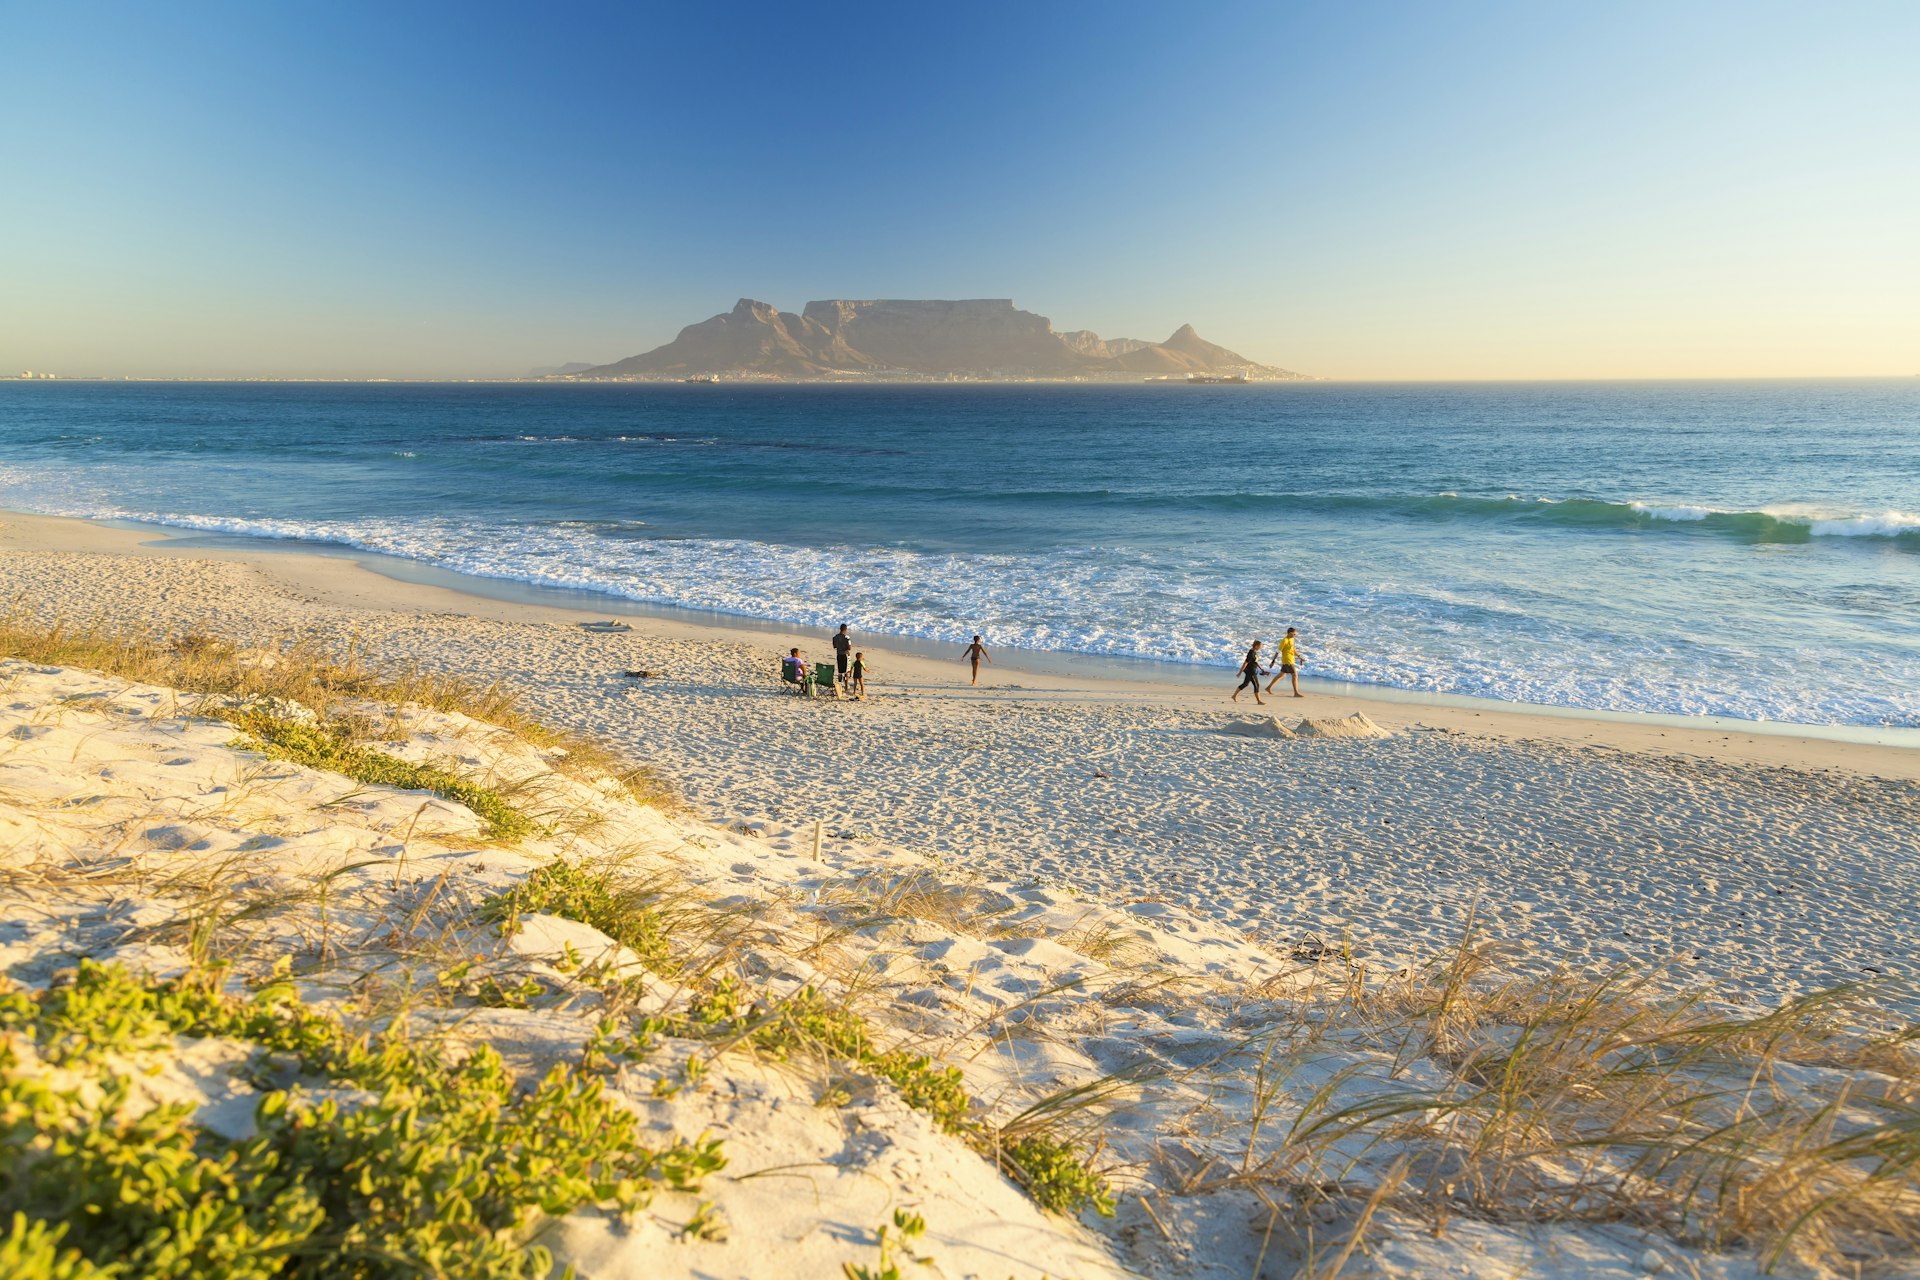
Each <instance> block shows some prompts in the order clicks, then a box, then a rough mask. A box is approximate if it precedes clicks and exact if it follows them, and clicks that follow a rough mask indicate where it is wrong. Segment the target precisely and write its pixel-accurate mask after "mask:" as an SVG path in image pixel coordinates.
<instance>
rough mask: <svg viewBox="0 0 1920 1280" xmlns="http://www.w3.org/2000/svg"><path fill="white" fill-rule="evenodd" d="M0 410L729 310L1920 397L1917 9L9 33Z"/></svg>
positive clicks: (800, 19) (748, 16)
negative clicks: (865, 311)
mask: <svg viewBox="0 0 1920 1280" xmlns="http://www.w3.org/2000/svg"><path fill="white" fill-rule="evenodd" d="M10 17H11V19H12V21H11V24H10V25H11V28H12V32H11V33H12V36H13V38H12V39H11V40H10V41H9V42H8V44H7V45H6V46H5V47H4V48H0V110H4V112H5V118H6V119H7V120H8V121H9V122H10V123H12V124H13V125H14V127H13V128H10V129H8V130H6V131H4V134H0V160H4V162H5V164H6V166H7V169H8V171H9V172H10V173H11V174H13V175H14V176H15V179H16V181H14V182H13V183H10V184H9V185H8V186H7V187H6V188H5V189H3V190H0V279H4V280H5V281H6V287H5V289H4V292H3V293H0V375H12V374H16V373H18V372H20V371H21V370H24V369H34V370H41V371H50V372H53V373H56V374H60V375H63V376H108V377H117V376H123V375H124V376H133V377H161V378H258V377H270V378H308V377H324V378H336V379H378V378H455V379H457V378H473V377H478V378H493V377H513V376H519V375H524V374H525V373H526V372H527V371H528V370H530V369H532V368H534V367H537V366H552V365H559V364H563V363H565V362H568V361H587V362H592V363H604V362H610V361H613V360H618V359H621V358H624V357H626V356H630V355H634V354H636V353H638V352H641V351H645V350H648V349H650V348H652V347H655V346H658V345H660V344H662V343H664V342H667V341H669V340H671V339H672V338H673V337H674V335H675V334H676V333H677V332H678V331H679V330H680V328H682V327H683V326H685V325H687V324H691V323H695V322H698V321H700V320H704V319H706V318H707V317H708V316H711V315H713V314H715V313H717V312H721V311H725V310H727V309H728V308H730V307H731V306H732V304H733V302H734V300H735V299H736V298H738V297H741V296H750V297H755V298H760V299H764V300H766V301H769V302H772V303H775V304H776V305H778V306H780V307H781V308H782V309H792V310H797V309H798V308H799V307H800V306H801V305H802V304H803V303H804V302H806V301H808V300H811V299H817V298H832V297H849V298H850V297H868V298H871V297H897V298H959V297H1011V298H1013V299H1014V300H1015V303H1016V305H1018V306H1020V307H1022V308H1023V309H1026V310H1029V311H1035V312H1039V313H1040V314H1043V315H1046V316H1048V317H1049V318H1051V319H1052V321H1053V322H1054V325H1055V327H1056V328H1057V329H1061V330H1072V329H1091V330H1093V331H1095V332H1097V333H1099V334H1101V335H1102V336H1104V337H1110V338H1111V337H1130V338H1143V339H1148V340H1152V341H1158V340H1161V339H1164V338H1165V337H1166V335H1167V334H1169V333H1171V332H1172V331H1173V330H1174V329H1175V328H1177V327H1178V326H1179V325H1181V324H1192V325H1193V326H1194V327H1195V328H1196V329H1197V330H1198V331H1199V332H1200V333H1201V334H1202V335H1203V336H1204V337H1206V338H1208V339H1209V340H1211V341H1213V342H1216V343H1219V344H1220V345H1222V346H1225V347H1229V348H1232V349H1234V350H1236V351H1239V352H1241V353H1242V354H1244V355H1245V356H1247V357H1248V358H1250V359H1252V360H1255V361H1259V362H1261V363H1265V364H1273V365H1279V366H1283V367H1285V368H1289V369H1293V370H1297V371H1299V372H1302V373H1306V374H1310V375H1314V376H1319V377H1325V378H1329V379H1335V380H1352V381H1432V380H1446V381H1477V380H1621V379H1634V380H1637V379H1673V378H1751V377H1809V378H1821V377H1904V376H1910V375H1912V374H1914V373H1915V372H1916V370H1920V236H1916V235H1915V234H1914V232H1913V227H1912V212H1911V211H1912V210H1913V209H1915V208H1920V149H1916V148H1915V147H1913V146H1912V143H1911V134H1912V129H1913V125H1914V123H1915V121H1917V120H1920V78H1916V77H1914V76H1912V75H1911V74H1910V71H1909V69H1908V67H1907V66H1906V62H1907V59H1908V57H1909V52H1908V51H1909V50H1911V48H1912V47H1914V45H1915V43H1916V40H1915V37H1917V36H1920V8H1915V7H1913V6H1910V5H1904V4H1895V3H1866V2H1859V3H1848V4H1841V5H1837V6H1831V7H1828V8H1826V9H1823V10H1821V11H1820V12H1817V13H1815V12H1810V11H1806V10H1803V9H1800V8H1796V7H1794V6H1790V5H1785V4H1731V3H1714V4H1698V5H1690V6H1687V7H1685V8H1684V9H1680V8H1676V7H1671V6H1663V5H1657V4H1651V3H1636V4H1623V5H1619V6H1613V7H1609V8H1607V9H1605V10H1603V11H1592V12H1587V11H1581V12H1574V11H1562V10H1559V9H1553V10H1543V9H1539V8H1535V7H1530V6H1524V5H1518V4H1495V5H1486V6H1475V7H1472V8H1460V9H1444V8H1435V7H1425V6H1416V5H1383V6H1375V7H1369V8H1367V9H1365V10H1351V9H1350V10H1339V11H1320V10H1310V9H1300V10H1293V9H1276V8H1272V7H1268V6H1258V5H1252V4H1230V5H1223V6H1219V7H1214V8H1210V9H1208V10H1206V11H1205V12H1194V13H1185V12H1177V11H1169V10H1166V9H1163V8H1156V7H1147V6H1140V5H1127V4H1122V5H1116V6H1111V7H1108V8H1106V9H1103V10H1101V11H1100V12H1099V13H1098V14H1097V15H1095V14H1088V13H1084V12H1081V11H1072V10H1066V9H1060V10H1042V11H1038V12H1035V11H1029V10H1026V9H1022V8H1017V7H1012V6H983V7H975V8H972V9H969V10H966V11H964V12H959V13H949V14H920V13H912V12H900V11H896V10H892V9H884V8H865V9H858V8H842V9H840V10H836V11H835V13H834V15H833V16H832V17H831V18H826V17H822V16H820V15H817V14H814V13H810V12H792V11H789V10H786V9H776V8H764V9H743V10H734V11H731V12H729V13H728V14H727V15H725V16H724V17H711V16H707V15H705V14H700V13H693V12H679V11H672V12H656V13H649V14H636V13H634V12H632V11H629V10H627V9H613V8H608V9H604V10H598V11H594V10H582V11H578V12H575V13H573V14H571V15H570V17H569V21H568V22H566V23H565V24H559V23H555V24H550V25H548V26H545V27H541V26H534V25H530V24H529V23H528V21H527V20H526V19H525V17H524V16H523V15H522V14H520V13H519V12H518V11H515V10H511V9H507V8H505V7H494V6H478V7H475V6H461V7H459V8H455V7H452V6H413V7H409V8H407V9H405V10H401V11H387V10H376V9H374V8H372V7H371V6H365V5H353V4H349V5H342V6H335V7H329V8H328V9H326V10H324V11H312V12H301V13H294V12H290V11H268V10H256V9H254V8H251V7H247V6H243V5H237V4H235V5H206V6H196V7H195V8H194V9H192V10H190V11H185V12H161V11H157V10H149V9H144V8H141V7H137V6H131V5H88V4H76V5H71V6H60V7H58V8H55V7H52V6H44V7H39V8H33V9H26V10H23V11H20V12H17V13H14V14H12V15H10Z"/></svg>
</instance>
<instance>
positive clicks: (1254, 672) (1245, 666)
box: [1233, 640, 1267, 707]
mask: <svg viewBox="0 0 1920 1280" xmlns="http://www.w3.org/2000/svg"><path fill="white" fill-rule="evenodd" d="M1260 645H1261V642H1260V641H1258V640H1255V641H1254V642H1253V647H1252V648H1251V649H1248V650H1247V656H1246V657H1245V658H1243V659H1241V661H1240V687H1239V688H1238V689H1235V690H1234V691H1233V701H1235V702H1238V701H1240V694H1241V692H1242V691H1243V690H1245V689H1246V687H1247V686H1248V685H1252V686H1253V700H1254V701H1255V702H1257V703H1259V704H1260V705H1261V706H1263V707H1264V706H1266V705H1267V700H1266V699H1265V698H1263V697H1261V696H1260Z"/></svg>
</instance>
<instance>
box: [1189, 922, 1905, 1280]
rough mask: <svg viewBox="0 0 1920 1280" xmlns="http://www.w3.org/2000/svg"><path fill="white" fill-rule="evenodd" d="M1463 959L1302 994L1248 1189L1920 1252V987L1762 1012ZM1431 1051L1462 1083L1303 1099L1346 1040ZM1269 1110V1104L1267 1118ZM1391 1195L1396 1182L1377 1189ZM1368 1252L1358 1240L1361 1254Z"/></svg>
mask: <svg viewBox="0 0 1920 1280" xmlns="http://www.w3.org/2000/svg"><path fill="white" fill-rule="evenodd" d="M1498 964H1499V954H1498V949H1497V948H1495V947H1492V946H1488V945H1485V944H1480V943H1476V942H1475V941H1474V940H1473V938H1472V936H1471V934H1470V935H1469V937H1468V938H1467V939H1466V940H1464V941H1463V942H1462V944H1461V945H1460V947H1459V948H1458V950H1457V951H1456V952H1455V953H1454V954H1453V955H1452V956H1450V957H1445V958H1443V959H1442V960H1440V961H1437V962H1435V963H1434V964H1432V965H1430V966H1427V967H1425V968H1424V969H1421V970H1416V971H1412V972H1410V973H1408V974H1406V975H1405V976H1403V977H1402V978H1400V979H1398V980H1395V981H1389V982H1384V983H1367V982H1364V981H1362V982H1357V983H1353V984H1349V985H1347V986H1346V987H1344V988H1336V989H1333V990H1331V991H1329V992H1326V993H1324V994H1323V995H1321V996H1319V997H1317V998H1314V999H1310V1000H1307V1001H1304V1002H1300V1003H1299V1004H1297V1005H1295V1006H1294V1007H1293V1008H1291V1009H1290V1010H1289V1011H1288V1013H1287V1017H1288V1018H1289V1019H1290V1020H1291V1021H1290V1025H1289V1026H1288V1027H1287V1028H1286V1029H1284V1030H1278V1031H1275V1032H1274V1033H1273V1034H1274V1037H1275V1040H1276V1041H1277V1042H1278V1043H1279V1044H1280V1045H1282V1046H1283V1048H1282V1051H1281V1052H1280V1053H1278V1054H1275V1053H1273V1044H1272V1043H1271V1042H1270V1043H1269V1045H1268V1046H1267V1052H1266V1055H1265V1058H1264V1062H1263V1065H1266V1064H1277V1074H1278V1076H1279V1077H1280V1080H1279V1083H1278V1085H1277V1087H1276V1090H1275V1092H1276V1094H1277V1095H1279V1097H1278V1102H1279V1105H1277V1106H1275V1107H1274V1108H1273V1111H1274V1113H1275V1116H1276V1122H1277V1123H1282V1124H1284V1125H1285V1126H1286V1129H1285V1141H1284V1142H1283V1143H1281V1144H1279V1145H1278V1147H1277V1148H1274V1149H1270V1150H1267V1151H1265V1152H1264V1153H1263V1154H1262V1155H1260V1156H1258V1157H1255V1156H1254V1154H1253V1151H1254V1148H1253V1144H1252V1143H1251V1142H1250V1143H1249V1146H1248V1158H1247V1160H1246V1161H1245V1162H1243V1164H1242V1166H1241V1167H1240V1168H1238V1169H1234V1170H1231V1171H1226V1172H1223V1173H1222V1174H1221V1175H1220V1176H1219V1177H1217V1178H1215V1179H1214V1180H1213V1181H1212V1182H1211V1183H1210V1184H1209V1187H1208V1189H1213V1188H1217V1187H1218V1186H1219V1185H1222V1184H1223V1182H1225V1181H1232V1182H1236V1183H1238V1184H1239V1185H1258V1186H1260V1187H1263V1188H1265V1189H1266V1190H1268V1191H1270V1192H1273V1193H1275V1196H1276V1199H1275V1203H1276V1204H1278V1205H1292V1206H1293V1207H1294V1209H1295V1210H1298V1208H1299V1207H1300V1206H1301V1205H1303V1204H1310V1203H1313V1202H1316V1201H1322V1202H1324V1201H1327V1200H1330V1199H1331V1200H1336V1201H1340V1202H1343V1203H1345V1204H1347V1205H1348V1206H1352V1207H1355V1208H1357V1207H1359V1206H1361V1205H1362V1204H1365V1203H1371V1204H1372V1208H1371V1209H1370V1210H1369V1211H1368V1213H1367V1217H1368V1218H1369V1219H1372V1218H1374V1217H1375V1214H1376V1211H1385V1212H1392V1213H1399V1214H1403V1215H1407V1216H1410V1217H1412V1218H1414V1219H1417V1220H1419V1221H1421V1222H1423V1223H1424V1224H1426V1226H1427V1227H1428V1229H1431V1230H1436V1231H1437V1230H1441V1229H1443V1228H1444V1227H1445V1225H1446V1223H1447V1222H1448V1221H1449V1220H1451V1219H1452V1218H1455V1217H1464V1218H1472V1219H1476V1220H1481V1221H1491V1222H1505V1223H1515V1224H1518V1223H1543V1222H1562V1223H1582V1222H1586V1223H1627V1224H1631V1225H1634V1226H1638V1227H1641V1228H1643V1229H1645V1230H1648V1231H1651V1232H1654V1233H1656V1234H1658V1235H1663V1236H1666V1237H1668V1238H1670V1239H1672V1240H1675V1241H1677V1242H1680V1243H1682V1244H1686V1245H1688V1246H1691V1247H1697V1248H1703V1249H1708V1250H1727V1249H1736V1248H1738V1249H1746V1250H1752V1251H1754V1252H1755V1253H1757V1254H1758V1255H1759V1256H1760V1258H1761V1260H1762V1262H1763V1264H1764V1265H1765V1266H1767V1267H1768V1268H1770V1269H1771V1268H1772V1267H1775V1266H1778V1265H1781V1264H1782V1263H1784V1262H1788V1261H1793V1262H1797V1263H1801V1264H1805V1265H1809V1266H1828V1267H1832V1266H1847V1267H1849V1268H1851V1266H1852V1265H1854V1264H1856V1263H1858V1264H1867V1263H1870V1262H1872V1261H1876V1260H1883V1259H1887V1258H1892V1257H1898V1256H1910V1255H1911V1254H1912V1252H1913V1251H1914V1250H1915V1249H1916V1248H1920V1024H1916V1023H1915V1022H1914V1020H1913V1008H1914V1005H1913V996H1914V992H1913V990H1912V989H1911V988H1910V987H1902V986H1898V985H1895V984H1888V983H1882V984H1876V985H1866V984H1862V985H1855V986H1849V987H1842V988H1838V989H1834V990H1830V991H1824V992H1819V993H1816V994H1812V995H1808V996H1805V997H1801V998H1799V999H1794V1000H1789V1001H1787V1002H1785V1003H1783V1004H1782V1005H1781V1006H1779V1007H1778V1008H1776V1009H1773V1010H1769V1011H1764V1012H1758V1013H1751V1012H1737V1011H1732V1010H1728V1009H1726V1008H1724V1007H1718V1006H1715V1005H1713V1004H1711V1003H1710V1002H1708V1001H1706V1000H1704V999H1703V998H1702V997H1701V996H1699V995H1698V994H1695V995H1684V994H1680V995H1676V994H1674V993H1672V992H1671V991H1669V990H1666V989H1664V988H1661V987H1659V986H1657V985H1655V984H1654V983H1653V982H1652V981H1651V980H1650V979H1649V978H1648V977H1647V976H1646V975H1640V974H1634V973H1629V972H1624V971H1623V972H1617V973H1613V974H1608V975H1602V976H1598V977H1592V976H1583V975H1575V974H1567V973H1560V974H1554V975H1550V976H1547V977H1506V976H1503V975H1502V974H1501V973H1500V971H1499V969H1498ZM1336 1047H1338V1048H1341V1049H1344V1050H1347V1051H1348V1052H1351V1051H1353V1050H1367V1051H1372V1052H1374V1053H1381V1054H1385V1055H1388V1056H1389V1057H1390V1059H1391V1061H1392V1062H1394V1063H1400V1064H1407V1065H1411V1064H1413V1063H1415V1062H1420V1061H1424V1062H1426V1063H1429V1064H1437V1065H1438V1066H1440V1067H1441V1068H1443V1070H1444V1076H1445V1079H1444V1083H1441V1084H1438V1085H1430V1086H1427V1087H1421V1088H1408V1087H1404V1086H1398V1085H1389V1086H1386V1087H1380V1088H1374V1089H1371V1090H1367V1091H1364V1092H1363V1096H1359V1097H1357V1098H1356V1097H1354V1096H1353V1094H1354V1093H1355V1092H1356V1091H1355V1090H1353V1089H1352V1088H1351V1086H1352V1085H1353V1083H1354V1082H1355V1079H1356V1076H1355V1074H1354V1073H1353V1072H1351V1071H1350V1072H1348V1073H1346V1074H1345V1075H1342V1076H1336V1078H1334V1079H1333V1080H1331V1081H1328V1080H1324V1079H1319V1078H1315V1082H1314V1083H1313V1084H1311V1085H1307V1084H1303V1085H1302V1086H1301V1087H1300V1088H1299V1089H1298V1090H1291V1091H1290V1090H1289V1088H1288V1085H1287V1082H1286V1080H1285V1079H1284V1077H1285V1075H1286V1071H1287V1066H1288V1064H1297V1063H1302V1062H1307V1061H1312V1060H1315V1059H1316V1058H1318V1057H1320V1056H1321V1055H1324V1053H1325V1052H1326V1051H1328V1050H1330V1049H1333V1048H1336ZM1256 1114H1259V1112H1258V1111H1256ZM1389 1183H1391V1190H1390V1192H1383V1193H1380V1194H1379V1195H1377V1196H1373V1195H1370V1193H1369V1192H1368V1191H1366V1190H1365V1189H1366V1188H1372V1189H1373V1191H1375V1192H1378V1191H1379V1189H1380V1188H1382V1187H1385V1186H1387V1185H1388V1184H1389ZM1349 1253H1350V1251H1349Z"/></svg>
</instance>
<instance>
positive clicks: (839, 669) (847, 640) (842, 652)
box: [833, 622, 853, 689]
mask: <svg viewBox="0 0 1920 1280" xmlns="http://www.w3.org/2000/svg"><path fill="white" fill-rule="evenodd" d="M852 656H853V638H852V637H851V636H849V635H848V634H847V624H846V623H844V622H843V623H841V624H840V633H839V634H838V635H836V636H835V637H834V638H833V667H834V671H835V672H836V673H837V674H838V676H839V684H840V687H841V688H842V689H844V688H846V687H847V660H848V659H849V658H851V657H852Z"/></svg>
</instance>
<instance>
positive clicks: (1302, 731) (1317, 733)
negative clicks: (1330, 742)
mask: <svg viewBox="0 0 1920 1280" xmlns="http://www.w3.org/2000/svg"><path fill="white" fill-rule="evenodd" d="M1288 736H1289V737H1301V738H1391V737H1392V736H1393V731H1392V730H1391V729H1382V728H1381V727H1380V726H1379V725H1377V724H1375V723H1374V722H1373V721H1371V720H1369V719H1367V717H1366V716H1365V715H1364V714H1363V713H1361V712H1358V711H1356V712H1354V713H1353V714H1352V715H1350V716H1347V717H1346V718H1344V719H1341V720H1302V721H1301V722H1300V723H1299V724H1297V725H1295V726H1294V727H1293V733H1292V734H1289V735H1288Z"/></svg>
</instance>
